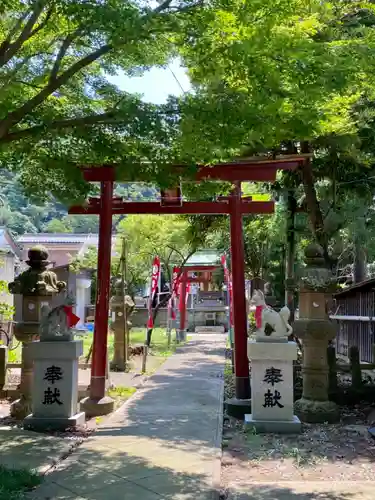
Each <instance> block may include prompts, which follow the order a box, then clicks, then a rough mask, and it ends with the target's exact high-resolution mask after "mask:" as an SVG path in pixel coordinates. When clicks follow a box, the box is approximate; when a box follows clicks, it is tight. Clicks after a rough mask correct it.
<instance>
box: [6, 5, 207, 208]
mask: <svg viewBox="0 0 375 500" xmlns="http://www.w3.org/2000/svg"><path fill="white" fill-rule="evenodd" d="M201 4H202V2H201V1H200V0H177V1H176V2H171V1H170V0H166V1H164V2H158V3H157V5H156V6H152V2H148V1H145V2H139V1H133V0H104V1H101V2H88V1H86V0H69V1H66V0H54V1H53V2H50V1H47V0H34V1H28V2H22V1H19V0H13V1H9V2H6V3H5V4H4V3H3V4H2V6H1V9H2V14H1V16H0V89H1V98H0V166H2V167H3V168H12V169H14V170H16V171H17V172H18V173H19V176H20V177H19V178H20V181H21V182H22V184H23V185H24V186H25V187H26V188H27V190H28V193H33V194H34V195H37V196H40V197H47V198H48V197H49V196H50V195H53V196H57V197H58V198H59V199H60V200H68V201H71V200H82V199H83V198H84V197H85V196H86V195H87V194H88V186H87V184H85V183H84V182H83V180H82V179H81V175H80V172H79V171H78V169H76V168H75V164H102V163H108V162H116V163H122V165H123V166H124V168H125V169H126V171H127V173H128V174H129V175H130V178H131V177H132V176H134V174H135V173H137V175H143V176H144V177H145V178H148V179H149V180H155V176H157V175H160V179H165V176H163V175H162V174H159V173H156V172H155V166H156V164H159V165H162V164H163V163H165V162H166V161H168V159H169V158H170V155H171V153H172V151H171V150H170V149H169V148H168V144H170V142H171V137H173V134H174V130H175V122H176V119H175V116H174V108H173V105H172V104H170V105H168V106H155V105H152V104H147V103H144V102H142V100H141V99H140V97H139V96H137V95H130V94H129V93H127V92H123V91H121V90H119V89H118V88H117V87H116V86H115V85H113V84H111V83H109V81H108V80H107V78H106V76H105V75H108V74H109V75H114V74H116V73H118V72H119V71H123V72H124V73H125V74H126V75H138V74H141V73H142V72H144V71H145V70H147V69H148V68H150V67H153V66H164V65H165V64H167V63H168V61H169V59H170V58H171V57H173V56H174V55H175V49H174V47H173V44H172V38H173V36H174V34H175V33H177V32H178V31H179V30H180V27H181V23H182V21H183V19H184V18H185V17H189V16H190V15H191V13H192V12H194V11H199V10H200V9H201V8H202V6H201ZM125 158H126V161H124V159H125ZM146 160H148V161H150V162H151V163H150V164H145V163H144V162H145V161H146ZM141 162H142V164H141Z"/></svg>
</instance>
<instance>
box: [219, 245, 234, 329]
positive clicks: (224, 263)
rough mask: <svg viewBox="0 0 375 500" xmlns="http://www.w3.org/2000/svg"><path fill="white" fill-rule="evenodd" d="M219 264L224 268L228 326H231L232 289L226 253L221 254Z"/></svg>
mask: <svg viewBox="0 0 375 500" xmlns="http://www.w3.org/2000/svg"><path fill="white" fill-rule="evenodd" d="M221 264H222V266H223V269H224V277H225V282H226V285H227V292H228V301H229V322H230V326H233V289H232V274H231V272H230V271H229V269H228V266H227V257H226V255H222V256H221Z"/></svg>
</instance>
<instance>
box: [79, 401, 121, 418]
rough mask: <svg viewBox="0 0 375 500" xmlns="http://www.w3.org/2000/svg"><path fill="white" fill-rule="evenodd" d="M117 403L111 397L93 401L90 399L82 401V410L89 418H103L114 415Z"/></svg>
mask: <svg viewBox="0 0 375 500" xmlns="http://www.w3.org/2000/svg"><path fill="white" fill-rule="evenodd" d="M114 406H115V402H114V400H113V399H112V398H110V397H109V396H105V397H104V398H101V399H92V398H90V397H87V398H84V399H82V401H81V402H80V409H81V411H84V412H85V413H86V415H87V416H88V417H102V416H104V415H108V414H109V413H112V412H113V410H114Z"/></svg>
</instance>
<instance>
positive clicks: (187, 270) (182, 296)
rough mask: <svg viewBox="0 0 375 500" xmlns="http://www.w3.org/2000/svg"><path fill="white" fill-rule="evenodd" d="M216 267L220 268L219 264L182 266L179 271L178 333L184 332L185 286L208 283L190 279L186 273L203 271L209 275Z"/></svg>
mask: <svg viewBox="0 0 375 500" xmlns="http://www.w3.org/2000/svg"><path fill="white" fill-rule="evenodd" d="M218 267H221V263H220V264H213V265H208V266H205V265H199V264H196V265H192V266H186V265H185V266H182V269H181V278H180V286H181V288H180V291H181V293H180V299H179V309H180V332H183V331H185V326H186V290H187V284H188V283H206V282H207V281H209V279H210V278H209V279H208V280H207V279H206V278H199V277H197V278H192V277H190V276H188V273H193V272H196V271H204V272H209V273H210V274H211V273H212V271H214V270H215V269H217V268H218Z"/></svg>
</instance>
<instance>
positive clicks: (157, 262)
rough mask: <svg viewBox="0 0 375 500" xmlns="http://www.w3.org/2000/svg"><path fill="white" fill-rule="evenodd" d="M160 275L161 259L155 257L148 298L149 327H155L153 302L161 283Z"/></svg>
mask: <svg viewBox="0 0 375 500" xmlns="http://www.w3.org/2000/svg"><path fill="white" fill-rule="evenodd" d="M159 276H160V259H159V257H155V258H154V261H153V263H152V275H151V285H150V296H149V299H148V321H147V328H154V321H153V319H152V303H153V301H154V297H155V293H156V289H157V287H158V283H159Z"/></svg>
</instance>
